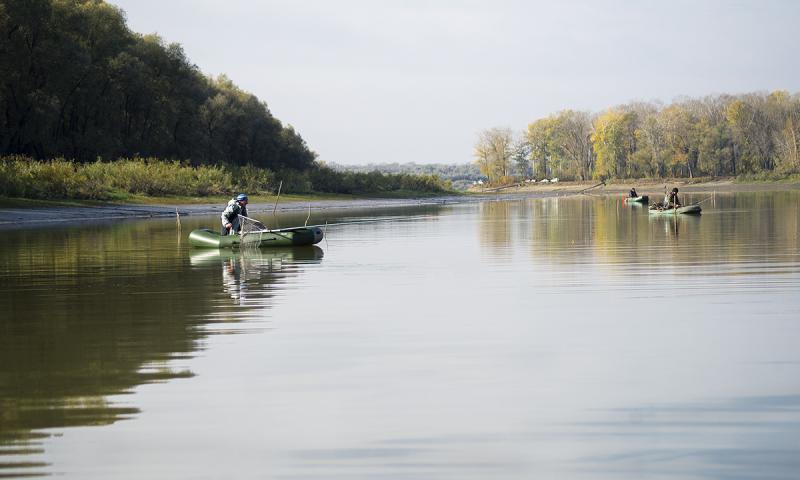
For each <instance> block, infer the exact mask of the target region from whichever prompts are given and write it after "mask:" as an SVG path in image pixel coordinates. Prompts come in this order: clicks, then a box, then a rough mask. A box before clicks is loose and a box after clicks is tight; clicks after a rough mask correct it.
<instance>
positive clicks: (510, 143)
mask: <svg viewBox="0 0 800 480" xmlns="http://www.w3.org/2000/svg"><path fill="white" fill-rule="evenodd" d="M474 153H475V158H476V163H477V164H478V165H479V167H480V169H481V172H482V173H484V174H485V175H486V176H487V177H488V178H489V180H490V183H492V184H504V183H513V182H514V181H515V180H516V178H520V177H525V178H530V177H534V178H538V179H542V178H553V177H558V178H560V179H562V180H589V179H609V178H664V177H682V178H695V177H699V176H710V177H720V176H732V177H739V178H742V179H743V180H744V181H753V180H756V181H758V180H762V181H775V180H780V179H783V178H786V177H788V176H791V175H794V174H800V94H790V93H788V92H784V91H775V92H772V93H770V94H764V93H752V94H746V95H718V96H709V97H705V98H702V99H691V98H688V99H682V100H679V101H676V102H674V103H672V104H670V105H667V106H664V105H661V104H659V103H652V102H634V103H629V104H626V105H621V106H619V107H615V108H612V109H609V110H606V111H605V112H602V113H599V114H592V113H590V112H582V111H573V110H564V111H562V112H559V113H556V114H553V115H550V116H549V117H547V118H542V119H539V120H536V121H534V122H532V123H531V124H529V125H528V127H527V129H526V130H525V131H524V132H523V133H522V134H521V135H515V134H514V132H513V131H512V130H511V129H508V128H492V129H488V130H485V131H483V132H481V134H480V136H479V138H478V141H477V143H476V145H475V150H474Z"/></svg>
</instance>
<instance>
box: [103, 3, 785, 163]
mask: <svg viewBox="0 0 800 480" xmlns="http://www.w3.org/2000/svg"><path fill="white" fill-rule="evenodd" d="M111 2H112V3H114V4H116V5H119V6H120V7H122V9H123V10H125V12H126V13H127V17H128V24H129V26H130V27H131V28H132V29H133V30H135V31H138V32H142V33H153V32H156V33H158V34H160V35H161V36H162V37H163V38H164V39H165V40H166V41H167V42H177V43H180V44H182V45H183V47H184V49H185V51H186V53H187V55H188V57H189V58H190V59H191V61H192V62H194V63H195V64H197V65H198V66H199V67H200V69H201V70H202V71H203V72H205V73H207V74H212V75H218V74H221V73H224V74H226V75H228V76H229V77H230V78H231V79H232V80H233V81H234V83H236V84H237V85H239V86H240V87H242V88H243V89H245V90H247V91H250V92H252V93H254V94H256V95H257V96H258V97H259V98H260V99H261V100H264V101H266V102H267V104H268V105H269V108H270V110H271V111H272V113H273V114H274V115H275V116H276V117H278V118H279V119H281V120H282V121H283V122H285V123H290V124H292V125H293V126H294V127H295V128H296V129H297V130H298V131H299V132H300V134H301V135H302V136H303V138H305V140H306V141H307V142H308V144H309V145H310V147H311V148H312V149H314V150H315V151H316V152H317V153H319V155H320V158H321V159H322V160H326V161H333V162H337V163H343V164H363V163H370V162H375V163H384V162H412V161H413V162H417V163H433V162H437V163H438V162H441V163H465V162H469V161H472V147H473V145H474V143H475V140H476V136H477V133H478V132H479V131H480V130H482V129H484V128H489V127H494V126H500V127H510V128H513V129H514V130H519V131H521V130H523V129H524V128H525V127H526V126H527V124H528V123H530V122H531V121H533V120H535V119H537V118H541V117H543V116H547V115H548V114H550V113H554V112H556V111H558V110H562V109H566V108H571V109H581V110H590V111H599V110H601V109H604V108H606V107H610V106H614V105H617V104H620V103H625V102H628V101H631V100H661V101H664V102H670V101H672V100H673V99H675V98H676V97H679V96H682V95H689V96H705V95H709V94H715V93H743V92H751V91H769V90H775V89H783V90H789V91H791V92H797V91H800V48H798V46H800V36H798V34H797V31H798V28H800V1H792V0H786V1H777V0H773V1H769V0H767V1H765V0H760V1H756V0H753V1H749V0H748V1H735V0H732V1H722V0H715V1H700V0H696V1H684V0H664V1H661V2H647V1H585V2H584V1H571V2H565V1H554V0H553V1H548V2H535V1H503V0H492V1H488V0H487V1H482V2H477V1H459V2H455V1H439V2H435V1H422V0H420V1H405V2H401V1H378V0H376V1H358V0H352V1H351V0H344V1H342V0H339V1H323V0H319V1H318V0H300V1H291V0H285V1H246V0H226V1H211V0H111Z"/></svg>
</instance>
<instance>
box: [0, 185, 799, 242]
mask: <svg viewBox="0 0 800 480" xmlns="http://www.w3.org/2000/svg"><path fill="white" fill-rule="evenodd" d="M690 182H691V181H687V180H686V179H673V180H668V181H664V180H635V181H633V180H632V181H631V182H630V183H616V182H615V183H607V184H606V185H604V186H603V185H601V186H598V187H596V188H591V189H588V188H589V187H592V186H593V185H596V184H597V183H598V182H596V181H589V182H559V183H555V184H535V185H525V186H523V187H514V188H508V189H503V190H500V191H497V192H476V191H472V192H470V193H467V194H465V195H442V196H430V197H417V198H352V199H324V198H322V199H318V200H317V199H309V200H307V201H306V200H302V201H298V200H288V201H286V202H281V203H279V204H278V208H277V210H278V212H293V211H295V212H296V211H302V210H305V209H307V208H309V206H310V207H311V209H312V212H317V213H318V212H321V211H326V210H347V209H373V208H395V207H410V206H417V205H451V204H459V203H474V202H483V201H487V200H514V199H523V198H549V197H559V196H574V195H579V194H580V193H582V192H583V193H586V194H592V195H609V196H611V195H618V194H619V195H621V194H625V193H627V192H628V191H629V190H630V188H631V187H635V188H636V189H637V191H638V192H639V193H640V194H642V195H652V196H655V195H659V194H663V189H664V186H665V185H666V186H667V187H669V188H672V187H678V188H679V189H680V191H681V192H685V193H692V192H696V193H711V192H752V191H779V190H798V189H800V183H778V182H752V183H735V182H733V181H732V180H713V181H705V182H695V183H690ZM13 203H15V204H18V205H19V206H11V207H0V231H2V230H5V231H8V230H19V229H31V228H41V227H45V228H49V227H52V228H58V227H64V226H66V225H70V224H80V225H86V224H90V223H103V222H115V221H120V220H131V219H147V218H170V217H172V218H174V217H175V216H176V213H177V214H179V215H180V216H181V217H187V216H209V215H218V214H219V213H220V212H221V211H222V209H223V208H224V202H222V201H215V202H214V203H208V202H198V203H189V204H186V203H178V202H176V203H174V204H172V203H169V202H165V203H163V204H115V203H105V204H88V203H87V204H81V203H77V204H75V205H65V204H58V203H56V202H54V204H53V205H48V204H42V202H33V201H32V202H31V204H32V205H33V206H28V205H26V204H25V203H26V200H23V199H19V200H14V201H13ZM248 208H249V210H250V212H251V214H255V215H261V214H264V213H270V212H272V209H273V208H274V203H271V202H270V203H266V202H261V203H252V204H250V205H249V206H248Z"/></svg>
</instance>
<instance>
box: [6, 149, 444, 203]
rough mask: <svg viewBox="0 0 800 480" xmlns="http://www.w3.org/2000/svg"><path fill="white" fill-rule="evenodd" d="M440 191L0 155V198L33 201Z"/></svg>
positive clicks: (293, 173) (318, 176) (322, 172)
mask: <svg viewBox="0 0 800 480" xmlns="http://www.w3.org/2000/svg"><path fill="white" fill-rule="evenodd" d="M279 184H280V185H282V187H281V191H282V192H284V193H318V192H321V193H342V194H376V195H380V194H386V193H396V192H398V191H405V192H426V193H441V192H446V191H449V190H450V189H451V186H450V184H449V182H446V181H442V180H441V179H440V178H439V177H436V176H433V175H407V174H397V175H388V174H383V173H379V172H371V173H356V172H337V171H334V170H332V169H330V168H328V167H326V166H324V165H320V164H316V163H315V164H314V165H312V166H311V167H309V168H307V169H306V170H303V171H300V170H284V171H281V172H273V171H271V170H267V169H264V168H260V167H254V166H252V165H244V166H237V165H228V166H223V165H198V166H193V165H188V164H185V163H181V162H177V161H163V160H158V159H153V158H133V159H119V160H116V161H114V162H100V161H95V162H84V163H79V162H74V161H70V160H64V159H54V160H49V161H39V160H35V159H32V158H30V157H23V156H6V157H0V196H2V197H18V198H20V197H21V198H36V199H46V200H54V199H82V200H124V199H126V198H128V197H129V196H130V195H146V196H155V197H164V196H200V197H203V196H209V195H230V194H233V193H234V192H247V193H249V194H259V193H262V194H263V193H275V192H276V191H277V190H278V185H279Z"/></svg>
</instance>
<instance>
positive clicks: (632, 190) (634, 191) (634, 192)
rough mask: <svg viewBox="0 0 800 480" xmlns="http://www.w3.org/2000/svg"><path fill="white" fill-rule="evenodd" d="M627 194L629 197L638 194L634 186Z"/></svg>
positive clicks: (634, 196)
mask: <svg viewBox="0 0 800 480" xmlns="http://www.w3.org/2000/svg"><path fill="white" fill-rule="evenodd" d="M628 196H629V197H631V198H636V197H638V196H639V194H638V193H636V188H635V187H634V188H631V193H629V194H628Z"/></svg>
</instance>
